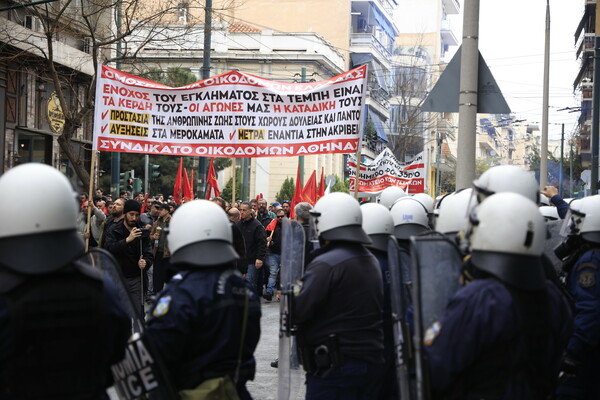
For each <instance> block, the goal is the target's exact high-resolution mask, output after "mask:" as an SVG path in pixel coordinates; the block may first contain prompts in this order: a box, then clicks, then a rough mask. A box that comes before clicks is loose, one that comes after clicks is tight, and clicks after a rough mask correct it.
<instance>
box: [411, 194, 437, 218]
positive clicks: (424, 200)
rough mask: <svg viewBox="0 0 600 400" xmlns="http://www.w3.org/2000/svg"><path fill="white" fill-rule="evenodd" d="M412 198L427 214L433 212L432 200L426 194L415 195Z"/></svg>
mask: <svg viewBox="0 0 600 400" xmlns="http://www.w3.org/2000/svg"><path fill="white" fill-rule="evenodd" d="M412 198H413V199H415V200H417V201H419V202H420V203H421V204H423V206H424V207H425V208H426V209H427V212H428V213H432V212H433V198H432V197H431V196H430V195H428V194H427V193H415V194H413V196H412Z"/></svg>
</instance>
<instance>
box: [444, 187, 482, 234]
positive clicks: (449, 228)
mask: <svg viewBox="0 0 600 400" xmlns="http://www.w3.org/2000/svg"><path fill="white" fill-rule="evenodd" d="M472 191H473V189H471V188H468V189H463V190H460V191H458V192H454V193H452V194H451V195H449V196H447V197H446V198H445V199H444V201H443V202H442V203H441V204H440V208H439V212H438V216H437V219H436V222H435V230H436V231H437V232H440V233H443V234H446V235H451V234H457V233H459V232H464V231H466V230H467V227H468V225H469V201H470V199H471V195H472Z"/></svg>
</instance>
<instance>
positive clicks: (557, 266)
mask: <svg viewBox="0 0 600 400" xmlns="http://www.w3.org/2000/svg"><path fill="white" fill-rule="evenodd" d="M563 223H564V221H563V220H560V219H559V220H556V221H547V222H546V228H547V229H548V236H549V237H548V239H547V240H546V246H545V247H544V255H545V256H546V257H547V259H548V260H549V261H550V263H552V266H553V267H554V270H555V271H556V272H557V273H560V272H561V268H562V261H561V260H560V259H559V258H558V257H557V256H556V254H554V249H555V248H556V246H558V245H559V244H560V243H561V242H562V241H563V240H564V239H565V238H564V237H563V236H562V235H561V234H560V233H561V228H562V225H563Z"/></svg>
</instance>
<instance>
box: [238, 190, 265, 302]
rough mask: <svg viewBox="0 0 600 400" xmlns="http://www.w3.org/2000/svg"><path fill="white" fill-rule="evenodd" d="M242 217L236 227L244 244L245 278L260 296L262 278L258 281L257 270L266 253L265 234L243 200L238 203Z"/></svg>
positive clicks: (248, 205) (260, 266)
mask: <svg viewBox="0 0 600 400" xmlns="http://www.w3.org/2000/svg"><path fill="white" fill-rule="evenodd" d="M240 212H241V213H242V219H241V220H240V221H239V222H238V223H237V227H238V228H240V231H242V235H243V236H244V242H245V244H246V263H247V264H248V271H247V272H246V280H247V281H248V282H250V284H251V285H252V288H253V289H254V290H255V291H256V293H257V294H258V295H259V296H262V279H261V280H260V282H258V277H259V275H262V274H260V273H259V272H262V271H259V270H260V269H261V268H262V267H263V264H264V260H265V257H266V254H267V235H266V233H265V228H264V227H263V226H262V224H261V223H260V222H258V220H257V219H256V218H254V217H253V216H252V207H251V206H250V203H249V202H247V201H245V202H243V203H242V204H241V205H240Z"/></svg>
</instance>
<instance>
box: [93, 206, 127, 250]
mask: <svg viewBox="0 0 600 400" xmlns="http://www.w3.org/2000/svg"><path fill="white" fill-rule="evenodd" d="M124 206H125V200H123V199H121V198H119V199H116V200H115V201H114V202H113V204H112V208H111V209H110V215H109V216H108V217H106V220H105V221H104V227H103V228H102V236H101V237H100V239H99V240H98V247H103V248H105V249H106V246H104V243H105V242H106V240H105V238H106V235H107V234H108V232H109V231H110V230H111V229H112V227H113V226H114V225H116V224H117V223H118V222H120V221H122V220H123V218H125V215H124V214H123V207H124Z"/></svg>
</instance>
